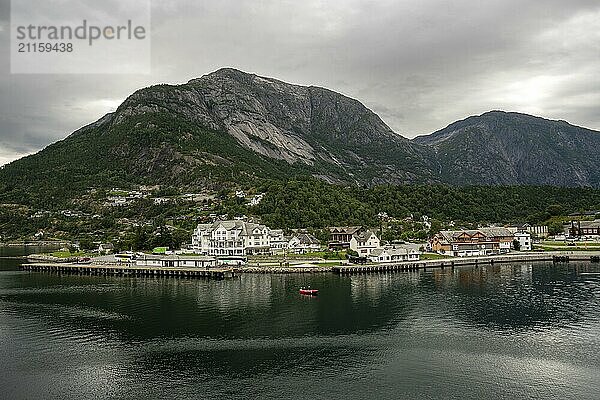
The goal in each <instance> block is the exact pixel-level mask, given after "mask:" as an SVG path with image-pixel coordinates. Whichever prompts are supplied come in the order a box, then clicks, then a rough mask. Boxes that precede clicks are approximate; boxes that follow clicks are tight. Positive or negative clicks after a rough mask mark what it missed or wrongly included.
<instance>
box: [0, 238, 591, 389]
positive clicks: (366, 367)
mask: <svg viewBox="0 0 600 400" xmlns="http://www.w3.org/2000/svg"><path fill="white" fill-rule="evenodd" d="M40 251H41V249H36V248H27V249H24V248H9V249H2V250H0V252H1V254H2V255H3V256H17V255H21V254H23V253H24V252H31V253H39V252H40ZM20 262H21V261H19V260H16V259H2V260H0V353H1V354H0V364H1V365H0V367H1V368H2V370H3V371H4V372H3V374H2V376H1V377H0V386H1V387H2V388H4V390H3V393H4V395H5V396H6V398H11V399H26V398H46V399H59V398H60V399H69V398H72V399H92V398H120V399H146V398H181V399H184V398H198V397H200V398H207V399H211V398H215V399H216V398H222V397H223V396H226V397H228V398H248V397H259V396H260V397H261V398H273V399H274V398H292V399H293V398H306V397H307V396H309V397H312V398H322V399H325V398H335V397H336V398H349V399H362V398H381V399H383V398H407V399H433V398H439V399H442V398H443V399H448V398H461V399H481V398H486V399H505V398H511V399H547V398H577V399H597V398H599V397H600V383H599V382H600V372H599V371H600V357H599V356H598V353H597V348H598V345H599V344H600V342H599V340H600V307H599V305H600V304H599V302H600V264H596V263H589V262H569V263H552V262H545V263H538V262H531V263H507V264H497V265H482V266H466V267H460V268H455V269H450V268H447V269H443V270H442V269H431V270H427V271H423V270H419V271H410V272H394V273H379V274H368V275H349V276H341V275H335V274H293V275H279V274H268V275H265V274H241V275H239V276H236V277H235V278H234V279H227V280H218V281H217V280H185V279H172V278H140V277H138V278H133V277H114V276H85V275H73V274H53V273H36V272H27V271H21V270H19V268H18V263H20ZM303 285H311V286H313V287H319V288H320V289H321V292H320V295H319V296H318V297H316V298H311V297H305V296H301V295H299V294H298V292H297V288H298V287H299V286H303Z"/></svg>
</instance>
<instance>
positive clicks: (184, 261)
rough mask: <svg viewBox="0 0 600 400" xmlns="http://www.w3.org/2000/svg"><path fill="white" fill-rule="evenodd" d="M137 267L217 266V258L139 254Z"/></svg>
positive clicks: (136, 262)
mask: <svg viewBox="0 0 600 400" xmlns="http://www.w3.org/2000/svg"><path fill="white" fill-rule="evenodd" d="M135 265H136V266H137V267H173V268H175V267H179V268H204V269H206V268H211V267H216V266H217V259H216V258H214V257H206V256H187V257H186V256H177V255H150V254H146V255H143V256H138V257H137V258H136V260H135Z"/></svg>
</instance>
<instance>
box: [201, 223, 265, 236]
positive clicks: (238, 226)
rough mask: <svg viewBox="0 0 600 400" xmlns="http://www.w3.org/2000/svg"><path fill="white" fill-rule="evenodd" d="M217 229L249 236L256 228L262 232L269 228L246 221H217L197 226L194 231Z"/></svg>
mask: <svg viewBox="0 0 600 400" xmlns="http://www.w3.org/2000/svg"><path fill="white" fill-rule="evenodd" d="M219 227H223V228H225V230H227V231H231V230H238V231H241V234H242V235H246V236H248V235H251V234H252V231H254V230H255V229H256V228H258V229H260V230H264V229H267V230H269V228H268V227H267V226H266V225H262V224H255V223H252V222H246V221H238V220H227V221H220V220H219V221H215V222H213V223H212V224H198V226H197V227H196V230H200V231H208V232H213V231H215V230H217V229H218V228H219Z"/></svg>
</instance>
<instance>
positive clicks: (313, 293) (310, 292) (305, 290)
mask: <svg viewBox="0 0 600 400" xmlns="http://www.w3.org/2000/svg"><path fill="white" fill-rule="evenodd" d="M300 294H304V295H307V296H316V295H318V294H319V290H318V289H311V288H300Z"/></svg>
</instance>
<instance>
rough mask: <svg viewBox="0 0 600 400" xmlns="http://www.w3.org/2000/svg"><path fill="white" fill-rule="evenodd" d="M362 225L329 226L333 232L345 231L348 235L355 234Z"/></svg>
mask: <svg viewBox="0 0 600 400" xmlns="http://www.w3.org/2000/svg"><path fill="white" fill-rule="evenodd" d="M362 228H363V227H362V226H332V227H330V228H329V232H331V233H343V234H346V235H354V234H355V233H356V232H358V231H360V230H361V229H362Z"/></svg>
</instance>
